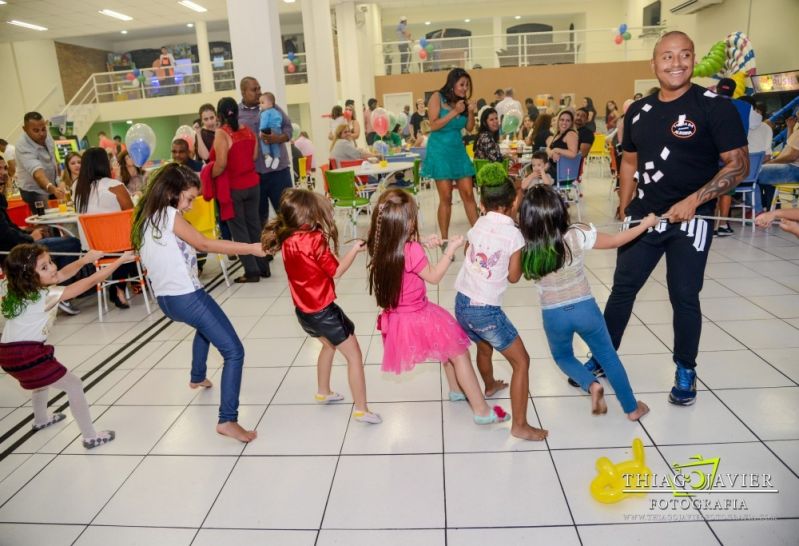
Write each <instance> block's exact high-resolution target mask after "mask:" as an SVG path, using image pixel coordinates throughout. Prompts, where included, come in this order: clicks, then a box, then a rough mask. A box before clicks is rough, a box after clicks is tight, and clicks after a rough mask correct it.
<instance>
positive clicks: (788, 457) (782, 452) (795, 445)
mask: <svg viewBox="0 0 799 546" xmlns="http://www.w3.org/2000/svg"><path fill="white" fill-rule="evenodd" d="M766 445H767V446H768V447H770V448H771V449H772V450H773V451H774V453H776V454H777V457H779V458H780V459H782V462H783V463H785V464H786V465H788V468H790V469H791V470H793V471H794V472H797V473H799V440H775V441H773V442H766Z"/></svg>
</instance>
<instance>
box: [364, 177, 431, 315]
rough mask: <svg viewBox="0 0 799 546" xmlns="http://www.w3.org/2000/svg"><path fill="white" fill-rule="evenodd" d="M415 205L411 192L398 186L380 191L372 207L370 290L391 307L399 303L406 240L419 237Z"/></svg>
mask: <svg viewBox="0 0 799 546" xmlns="http://www.w3.org/2000/svg"><path fill="white" fill-rule="evenodd" d="M418 212H419V211H418V208H417V206H416V201H415V200H414V198H413V196H411V195H410V194H409V193H407V192H404V191H402V190H400V189H392V190H387V191H385V192H383V193H382V194H381V195H380V199H379V200H378V201H377V206H376V207H375V209H374V211H372V225H371V226H370V227H369V238H368V240H367V241H366V247H367V249H368V251H369V264H368V265H367V270H368V271H369V293H370V294H374V295H375V298H376V299H377V305H379V306H380V307H382V308H383V309H393V308H394V307H396V306H397V305H398V304H399V297H400V292H401V290H402V273H403V271H404V270H405V243H407V242H408V241H416V240H418V239H419V226H418V222H417V218H416V217H417V214H418Z"/></svg>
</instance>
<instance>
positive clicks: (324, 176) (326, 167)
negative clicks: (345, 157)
mask: <svg viewBox="0 0 799 546" xmlns="http://www.w3.org/2000/svg"><path fill="white" fill-rule="evenodd" d="M331 161H333V160H332V159H331ZM329 169H330V166H329V165H322V166H320V167H319V170H320V171H321V172H322V183H323V184H324V188H325V196H329V195H330V184H328V183H327V171H328V170H329Z"/></svg>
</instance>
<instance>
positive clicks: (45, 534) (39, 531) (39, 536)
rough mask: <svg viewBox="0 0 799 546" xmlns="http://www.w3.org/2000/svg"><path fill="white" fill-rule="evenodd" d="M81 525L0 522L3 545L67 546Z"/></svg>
mask: <svg viewBox="0 0 799 546" xmlns="http://www.w3.org/2000/svg"><path fill="white" fill-rule="evenodd" d="M83 529H84V527H83V525H31V524H13V523H0V536H2V537H3V539H2V540H3V546H30V545H31V544H47V546H61V545H63V546H69V545H70V544H72V543H73V542H74V540H75V539H76V538H77V537H78V535H80V533H81V531H83Z"/></svg>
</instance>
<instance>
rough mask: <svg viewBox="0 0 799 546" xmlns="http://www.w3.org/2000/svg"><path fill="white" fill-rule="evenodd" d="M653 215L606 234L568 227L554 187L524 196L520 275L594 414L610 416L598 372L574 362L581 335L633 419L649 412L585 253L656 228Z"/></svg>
mask: <svg viewBox="0 0 799 546" xmlns="http://www.w3.org/2000/svg"><path fill="white" fill-rule="evenodd" d="M658 222H659V219H658V218H657V216H655V215H654V214H650V215H649V216H647V217H646V218H644V219H643V220H642V221H641V223H640V224H638V225H637V226H634V227H631V228H630V229H628V230H626V231H621V232H619V233H614V234H613V235H608V234H605V233H599V232H597V231H596V229H595V228H594V227H593V226H586V225H584V224H569V212H568V210H567V208H566V204H565V203H564V202H563V199H561V197H560V196H559V195H558V192H557V190H555V189H554V188H553V187H552V186H546V185H538V186H533V187H532V188H530V189H529V190H528V191H527V193H526V194H525V196H524V200H523V201H522V206H521V209H520V213H519V228H520V229H521V231H522V234H523V235H524V239H525V241H526V242H527V247H526V249H525V251H524V254H523V257H522V271H523V272H524V276H525V277H526V278H527V279H531V278H532V279H535V280H536V281H538V291H539V294H540V296H541V312H542V315H543V318H544V331H545V332H546V335H547V341H548V342H549V349H550V351H551V352H552V358H554V359H555V363H556V364H557V365H558V366H559V367H560V369H561V370H563V373H565V374H566V375H568V376H569V377H570V378H571V379H573V380H574V381H576V382H577V383H578V384H579V385H580V387H582V389H583V390H585V391H586V392H588V393H590V394H591V411H592V413H593V414H594V415H599V414H602V413H607V410H608V408H607V404H606V403H605V399H604V390H603V388H602V385H600V383H599V381H597V379H596V377H594V374H592V373H591V372H590V371H588V370H587V369H586V368H585V367H583V365H582V364H581V363H580V362H579V361H578V360H577V359H576V358H575V356H574V348H573V347H572V340H573V338H574V334H575V333H577V334H579V335H580V337H581V338H583V340H584V341H585V342H586V343H587V344H588V347H589V348H590V349H591V353H592V355H593V358H594V359H596V360H597V362H599V364H600V365H601V366H602V368H603V369H604V370H605V373H606V374H607V378H608V381H610V384H611V385H613V389H614V390H615V391H616V396H617V397H618V399H619V402H620V403H621V407H622V409H623V410H624V412H625V413H626V414H627V417H628V418H629V419H630V420H631V421H635V420H638V419H639V418H641V417H642V416H643V415H645V414H646V413H647V412H648V411H649V408H648V407H647V406H646V404H644V403H643V402H640V401H636V399H635V395H634V394H633V391H632V388H631V387H630V382H629V380H628V379H627V372H625V370H624V366H623V365H622V363H621V361H620V360H619V357H618V355H617V354H616V351H615V349H614V348H613V344H612V343H611V341H610V334H608V329H607V326H606V325H605V319H604V318H603V317H602V313H601V312H600V311H599V307H598V306H597V304H596V301H595V300H594V297H593V296H592V295H591V288H590V286H589V285H588V280H587V279H586V278H585V269H584V266H583V259H584V256H583V255H584V252H585V251H586V250H589V249H591V248H599V249H602V248H618V247H620V246H622V245H625V244H627V243H629V242H631V241H633V240H634V239H635V238H637V237H638V236H640V235H642V234H643V233H644V232H646V230H647V229H648V228H651V227H654V226H655V225H656V224H657V223H658Z"/></svg>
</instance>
